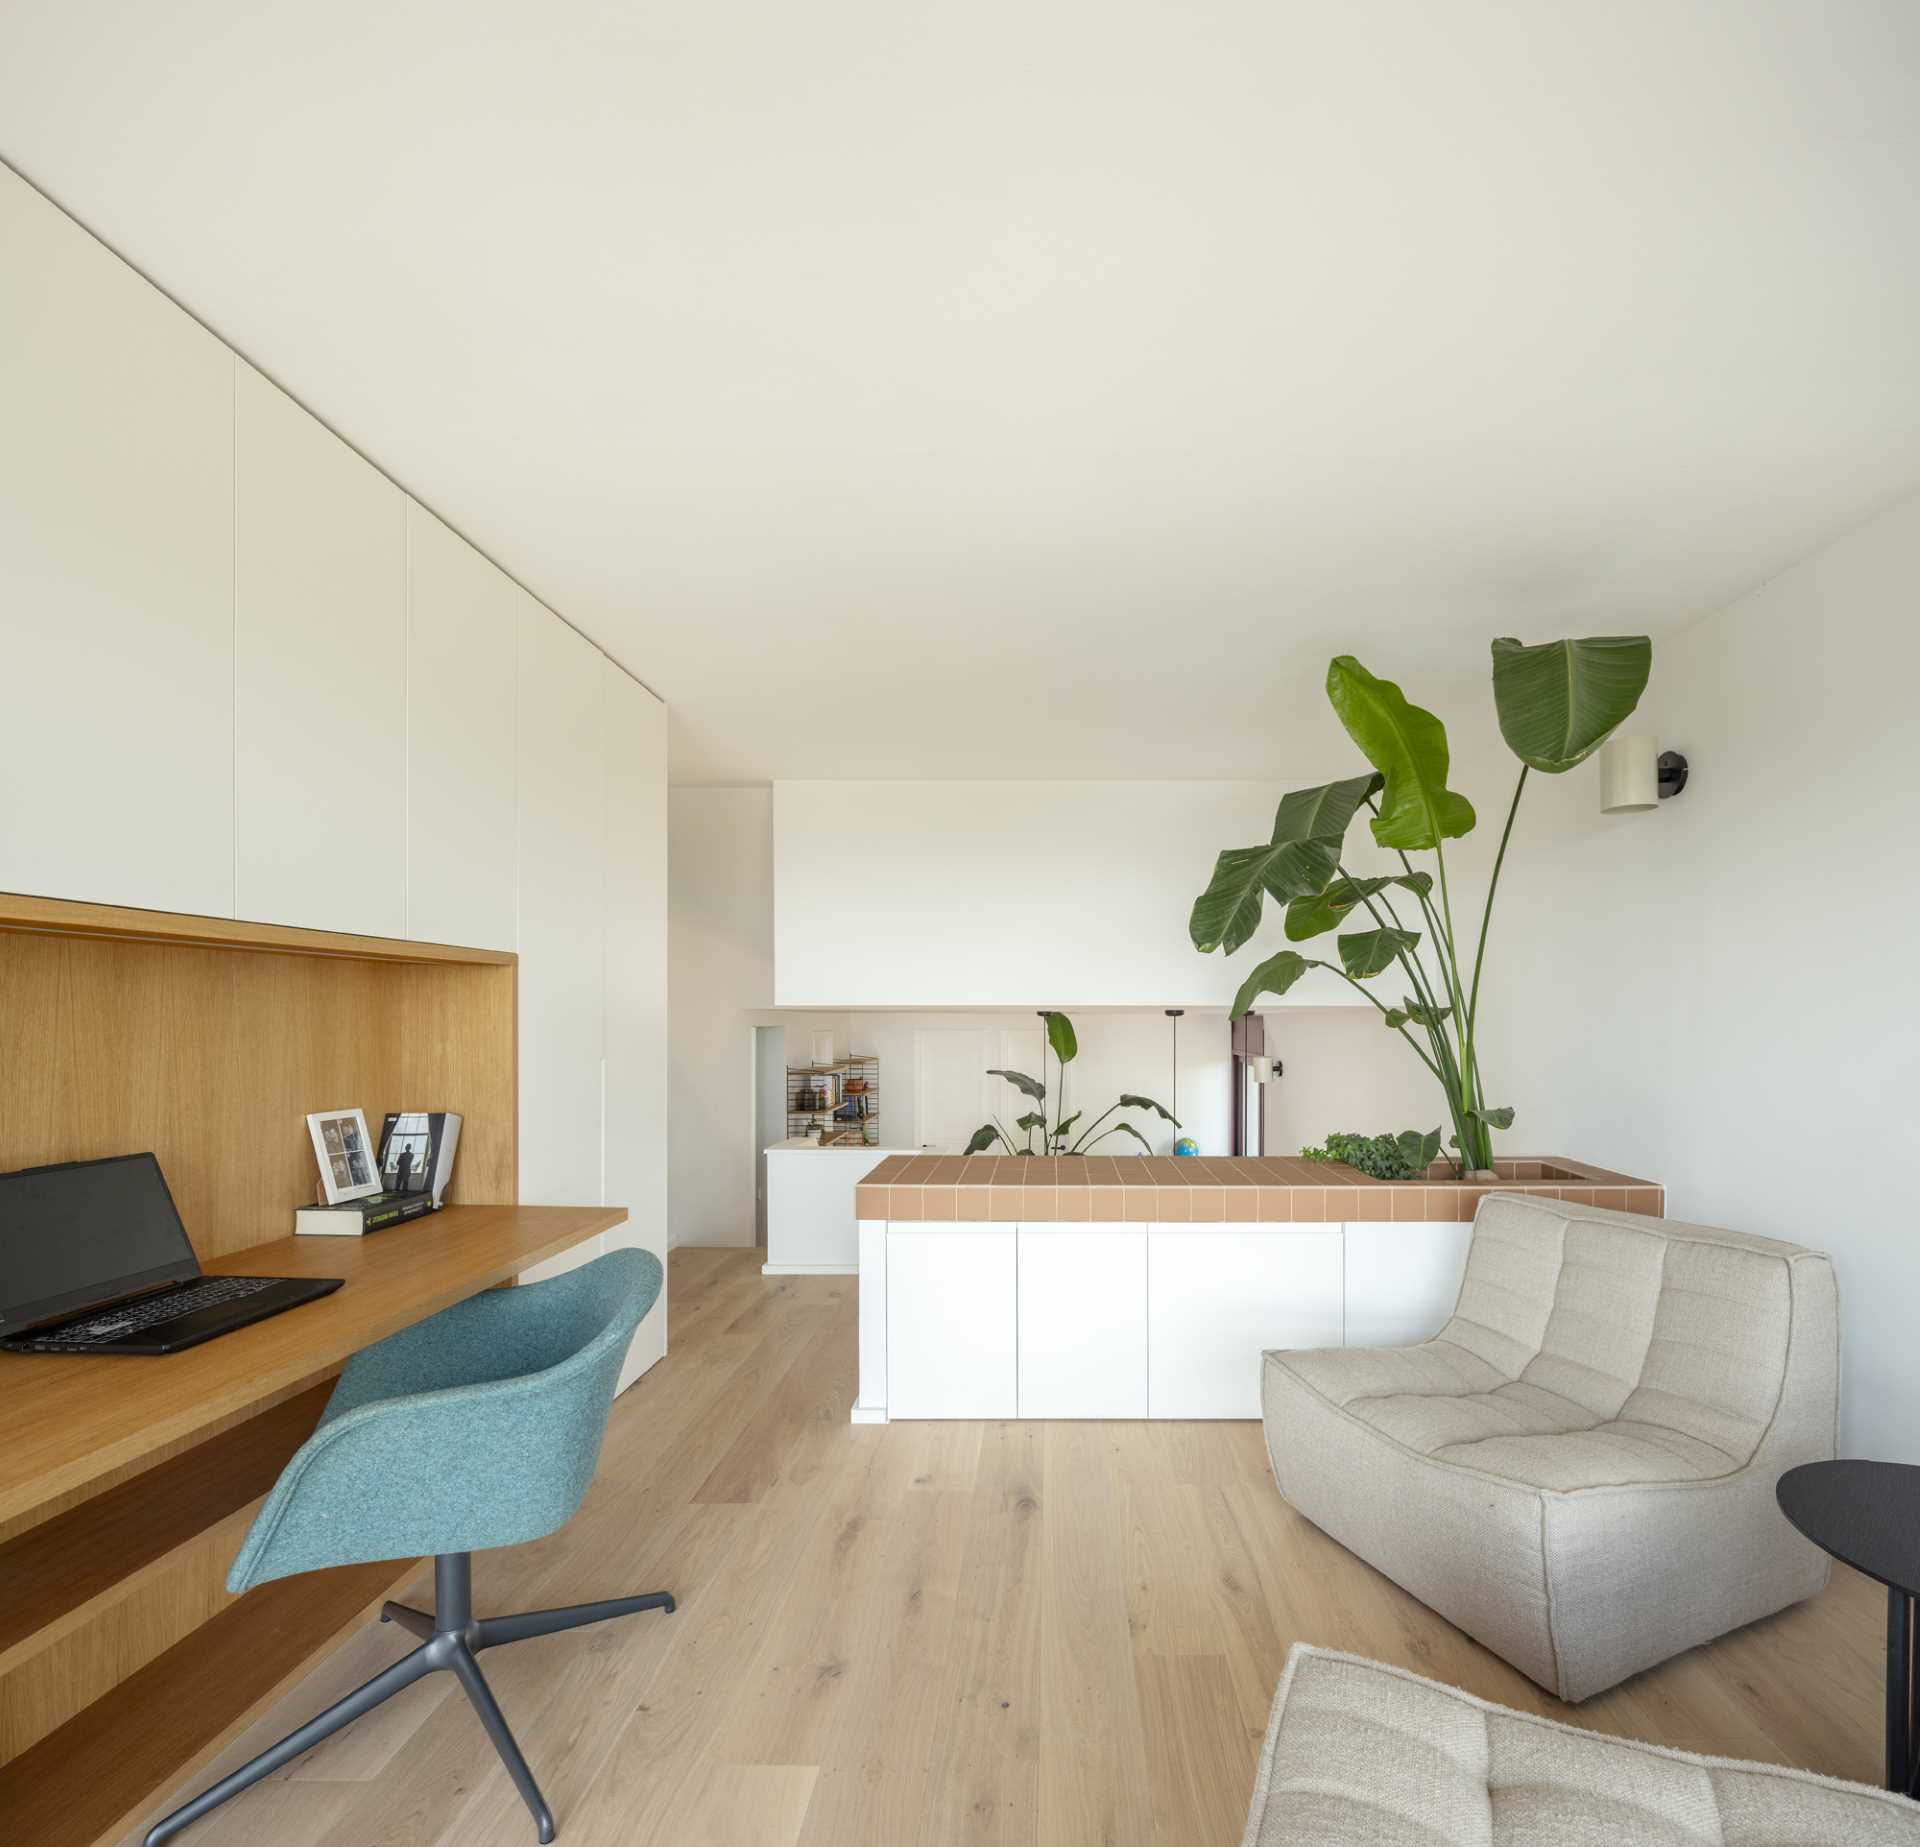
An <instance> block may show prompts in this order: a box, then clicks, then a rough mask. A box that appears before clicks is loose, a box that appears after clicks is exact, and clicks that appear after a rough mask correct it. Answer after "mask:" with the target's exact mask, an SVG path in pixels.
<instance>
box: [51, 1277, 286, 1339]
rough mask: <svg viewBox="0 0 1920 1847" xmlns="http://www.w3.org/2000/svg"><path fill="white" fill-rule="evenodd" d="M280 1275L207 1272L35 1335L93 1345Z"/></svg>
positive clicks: (250, 1291)
mask: <svg viewBox="0 0 1920 1847" xmlns="http://www.w3.org/2000/svg"><path fill="white" fill-rule="evenodd" d="M279 1280H280V1279H279V1278H278V1277H275V1276H210V1277H208V1278H207V1279H206V1281H205V1282H200V1283H189V1284H187V1285H186V1287H184V1288H182V1289H170V1290H168V1291H166V1292H165V1293H164V1294H162V1295H156V1296H149V1297H147V1298H145V1299H144V1300H142V1301H138V1302H129V1303H128V1304H127V1305H126V1307H125V1308H113V1309H109V1310H107V1311H106V1313H104V1314H100V1315H95V1316H94V1317H93V1318H92V1319H91V1320H89V1321H73V1322H69V1323H68V1324H67V1325H66V1326H65V1327H63V1328H54V1329H50V1330H49V1331H48V1332H47V1333H45V1334H41V1335H38V1336H36V1337H35V1339H36V1344H38V1345H40V1346H48V1347H52V1346H60V1347H93V1346H98V1345H100V1343H101V1342H103V1341H109V1340H118V1339H119V1338H120V1337H121V1336H122V1335H123V1334H133V1333H137V1332H139V1331H140V1330H141V1329H142V1328H151V1327H158V1326H159V1325H160V1324H161V1323H162V1322H165V1321H178V1320H179V1319H180V1317H181V1316H182V1315H191V1314H195V1313H197V1312H198V1311H199V1310H201V1309H203V1308H214V1307H217V1306H218V1305H219V1304H220V1303H222V1302H238V1301H241V1300H243V1299H244V1298H246V1297H247V1296H250V1295H258V1294H259V1293H260V1291H261V1290H263V1289H271V1288H272V1287H273V1286H274V1284H275V1283H276V1282H278V1281H279Z"/></svg>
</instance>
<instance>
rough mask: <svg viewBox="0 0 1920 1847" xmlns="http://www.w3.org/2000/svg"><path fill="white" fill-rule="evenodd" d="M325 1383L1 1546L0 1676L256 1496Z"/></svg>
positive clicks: (311, 1416)
mask: <svg viewBox="0 0 1920 1847" xmlns="http://www.w3.org/2000/svg"><path fill="white" fill-rule="evenodd" d="M332 1389H333V1388H332V1387H331V1386H330V1385H317V1386H315V1387H313V1389H312V1390H310V1391H305V1392H302V1393H300V1394H299V1395H298V1396H297V1397H294V1398H289V1399H287V1400H286V1401H285V1402H284V1403H281V1404H278V1405H276V1406H274V1407H273V1409H272V1410H270V1411H268V1412H266V1413H264V1414H263V1415H262V1416H260V1417H256V1418H251V1419H249V1420H248V1421H247V1422H246V1423H243V1424H238V1425H236V1426H235V1427H234V1428H233V1429H231V1430H228V1431H224V1432H222V1433H221V1434H220V1435H219V1436H217V1437H213V1438H210V1439H209V1440H208V1441H207V1442H205V1443H201V1444H198V1445H196V1446H195V1447H194V1448H193V1449H191V1450H189V1451H188V1452H187V1453H186V1454H185V1455H183V1456H181V1457H179V1458H178V1459H177V1460H175V1461H174V1462H173V1463H172V1465H171V1466H167V1467H162V1468H157V1469H153V1470H150V1471H147V1472H145V1473H143V1474H140V1475H137V1476H135V1477H134V1478H133V1479H132V1480H131V1481H127V1482H123V1483H122V1484H121V1485H120V1486H119V1487H117V1488H109V1489H107V1490H106V1491H105V1492H104V1493H101V1494H97V1495H95V1496H94V1497H93V1498H92V1499H91V1500H87V1501H82V1502H81V1503H80V1505H79V1506H77V1507H74V1508H70V1509H69V1510H68V1511H67V1512H65V1513H63V1514H59V1515H56V1516H55V1517H54V1518H53V1519H51V1520H48V1521H45V1522H44V1523H43V1524H41V1525H39V1526H35V1527H31V1528H29V1529H28V1530H27V1531H26V1532H24V1533H22V1534H21V1535H20V1536H19V1537H18V1538H16V1539H12V1540H9V1541H8V1542H7V1543H6V1544H4V1545H0V1584H4V1585H5V1586H6V1587H7V1595H6V1597H5V1598H4V1599H0V1678H4V1677H5V1676H6V1675H7V1674H10V1673H11V1672H12V1671H13V1670H14V1669H15V1668H17V1667H19V1666H21V1665H22V1664H23V1663H25V1662H27V1661H29V1660H31V1659H32V1658H33V1657H34V1656H35V1655H37V1654H40V1653H42V1652H44V1651H45V1650H46V1649H48V1648H50V1647H52V1646H53V1644H54V1643H56V1642H58V1641H60V1640H61V1639H62V1638H63V1637H65V1636H67V1635H70V1634H72V1633H73V1632H74V1631H75V1630H76V1629H79V1628H81V1627H83V1626H84V1625H86V1624H87V1623H89V1622H91V1621H92V1620H93V1619H94V1618H95V1617H96V1616H98V1615H99V1614H100V1613H101V1612H102V1611H103V1610H105V1609H107V1608H108V1607H110V1606H111V1605H112V1604H114V1603H116V1602H118V1601H120V1600H121V1599H122V1598H125V1597H129V1596H132V1595H133V1594H135V1592H137V1591H138V1590H139V1589H140V1588H141V1586H142V1585H143V1584H144V1583H145V1582H146V1581H147V1580H148V1578H149V1577H151V1576H152V1575H153V1574H154V1572H155V1570H156V1568H158V1567H161V1566H164V1565H165V1564H166V1563H167V1562H168V1561H169V1560H170V1559H172V1558H174V1557H175V1556H176V1555H178V1554H179V1553H180V1552H181V1550H182V1548H184V1547H187V1546H189V1545H191V1544H193V1543H194V1542H195V1541H197V1540H199V1539H200V1538H201V1536H202V1535H203V1534H204V1533H205V1532H206V1531H207V1529H208V1528H209V1527H210V1526H213V1525H215V1524H217V1523H218V1522H219V1521H221V1520H223V1519H226V1518H227V1517H228V1516H230V1515H232V1514H235V1513H238V1512H240V1511H241V1510H242V1509H243V1508H246V1507H248V1506H250V1505H251V1504H253V1503H255V1502H257V1501H259V1500H260V1499H261V1497H262V1496H264V1495H265V1494H266V1493H267V1491H268V1490H269V1489H270V1488H271V1487H272V1486H273V1484H274V1482H275V1480H276V1479H277V1478H278V1477H279V1474H280V1471H281V1469H282V1468H283V1467H285V1465H286V1462H287V1458H288V1457H289V1456H291V1455H292V1454H293V1452H294V1451H295V1450H296V1449H298V1448H299V1447H300V1445H301V1444H302V1443H304V1442H305V1441H306V1440H307V1438H308V1437H309V1436H310V1435H311V1434H312V1432H313V1427H314V1425H315V1424H316V1423H318V1422H319V1421H320V1413H321V1411H322V1410H323V1409H324V1408H325V1407H326V1402H327V1397H328V1395H329V1393H330V1392H331V1391H332Z"/></svg>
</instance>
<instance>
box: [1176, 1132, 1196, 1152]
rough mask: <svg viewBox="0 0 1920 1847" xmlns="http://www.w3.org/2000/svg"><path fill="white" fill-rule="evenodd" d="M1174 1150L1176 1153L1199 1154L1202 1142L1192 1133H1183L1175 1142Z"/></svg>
mask: <svg viewBox="0 0 1920 1847" xmlns="http://www.w3.org/2000/svg"><path fill="white" fill-rule="evenodd" d="M1173 1151H1174V1153H1175V1154H1198V1153H1199V1152H1200V1144H1199V1143H1198V1142H1197V1141H1195V1140H1194V1139H1193V1137H1192V1136H1191V1135H1183V1136H1181V1138H1180V1139H1179V1140H1178V1141H1177V1142H1175V1143H1174V1144H1173Z"/></svg>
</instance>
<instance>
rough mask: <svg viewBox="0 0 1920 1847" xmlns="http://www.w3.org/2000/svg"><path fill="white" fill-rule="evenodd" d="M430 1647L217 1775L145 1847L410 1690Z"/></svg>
mask: <svg viewBox="0 0 1920 1847" xmlns="http://www.w3.org/2000/svg"><path fill="white" fill-rule="evenodd" d="M432 1646H433V1645H432V1644H431V1643H429V1644H428V1645H427V1646H426V1647H425V1648H416V1649H415V1650H414V1651H413V1653H412V1654H410V1655H407V1656H406V1657H405V1658H404V1659H402V1660H399V1661H396V1662H395V1663H394V1664H393V1666H391V1667H390V1668H387V1669H385V1670H384V1671H383V1672H381V1673H378V1674H376V1675H374V1677H373V1678H372V1679H371V1680H369V1681H368V1682H367V1683H366V1685H365V1686H362V1687H356V1688H355V1689H354V1690H353V1692H351V1693H349V1694H348V1695H347V1697H346V1698H345V1699H343V1700H338V1701H336V1702H335V1703H334V1704H333V1705H331V1706H329V1707H328V1708H327V1709H326V1711H325V1712H323V1713H320V1714H319V1715H318V1716H317V1717H315V1718H311V1719H309V1720H308V1721H307V1722H306V1724H304V1725H303V1726H301V1727H300V1729H299V1730H298V1731H292V1732H289V1733H288V1734H287V1735H286V1736H285V1737H284V1738H282V1739H281V1740H280V1742H279V1743H278V1744H275V1745H269V1746H268V1747H267V1749H266V1750H264V1751H262V1752H261V1753H260V1755H259V1756H258V1757H256V1758H254V1759H253V1760H252V1761H251V1762H249V1763H245V1764H242V1765H241V1766H240V1768H239V1769H238V1770H236V1771H234V1772H233V1774H232V1775H231V1776H224V1777H222V1778H221V1779H220V1781H219V1782H217V1783H215V1784H214V1785H213V1787H212V1788H211V1789H206V1790H203V1791H201V1793H200V1794H199V1795H197V1796H195V1797H194V1799H193V1800H192V1801H191V1802H188V1803H185V1804H183V1805H182V1806H181V1807H179V1808H177V1809H175V1810H174V1811H173V1813H172V1814H171V1815H169V1816H167V1817H166V1819H165V1820H163V1821H158V1822H155V1823H154V1825H153V1826H152V1827H151V1828H149V1829H148V1830H147V1840H146V1847H160V1843H161V1842H163V1841H170V1840H172V1839H173V1837H174V1836H175V1835H176V1834H178V1833H179V1832H180V1830H181V1829H182V1828H184V1827H186V1826H188V1825H189V1824H190V1823H192V1822H196V1821H198V1820H199V1819H200V1817H201V1816H202V1815H205V1814H208V1813H209V1812H210V1811H212V1810H214V1809H217V1808H218V1807H219V1806H220V1805H221V1803H223V1802H226V1801H228V1800H230V1799H231V1798H232V1797H234V1796H237V1795H238V1794H239V1793H240V1792H241V1791H242V1790H243V1789H251V1788H252V1787H253V1785H254V1784H255V1783H257V1782H259V1781H260V1780H261V1778H262V1777H269V1776H271V1775H272V1774H273V1773H274V1772H275V1771H276V1770H278V1769H279V1768H280V1767H281V1766H282V1765H283V1764H290V1763H292V1762H293V1760H294V1759H295V1758H296V1757H299V1756H300V1755H302V1754H303V1753H304V1752H307V1751H310V1750H312V1749H313V1747H314V1746H315V1745H316V1744H318V1743H319V1742H320V1741H321V1740H322V1739H323V1738H331V1737H332V1736H333V1734H334V1733H335V1732H337V1731H339V1730H340V1729H341V1728H342V1727H343V1726H347V1725H351V1724H352V1723H353V1721H354V1720H355V1719H357V1718H359V1717H360V1716H361V1714H362V1713H368V1712H371V1711H372V1710H373V1709H374V1707H376V1706H379V1705H382V1704H384V1703H385V1702H386V1701H387V1700H390V1699H392V1698H393V1696H394V1695H395V1694H396V1693H398V1692H400V1691H401V1690H402V1689H404V1688H406V1687H410V1686H412V1685H413V1683H414V1682H415V1681H416V1680H419V1679H421V1678H422V1677H423V1676H425V1675H427V1674H430V1673H432V1672H433V1670H434V1669H435V1667H437V1666H438V1665H439V1663H438V1662H436V1661H432V1660H430V1659H428V1656H429V1654H430V1653H431V1650H432Z"/></svg>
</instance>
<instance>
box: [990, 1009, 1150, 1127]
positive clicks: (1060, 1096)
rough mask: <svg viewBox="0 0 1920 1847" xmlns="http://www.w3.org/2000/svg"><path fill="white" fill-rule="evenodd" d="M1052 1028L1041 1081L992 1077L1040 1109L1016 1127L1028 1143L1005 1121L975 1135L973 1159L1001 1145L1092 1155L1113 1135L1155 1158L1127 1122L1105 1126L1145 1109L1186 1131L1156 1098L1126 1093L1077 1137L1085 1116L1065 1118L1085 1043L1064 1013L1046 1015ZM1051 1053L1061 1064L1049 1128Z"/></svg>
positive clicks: (1019, 1075) (1020, 1075) (1019, 1074)
mask: <svg viewBox="0 0 1920 1847" xmlns="http://www.w3.org/2000/svg"><path fill="white" fill-rule="evenodd" d="M1040 1017H1041V1018H1042V1019H1043V1020H1044V1021H1045V1022H1046V1026H1047V1043H1046V1047H1045V1048H1044V1049H1043V1050H1042V1051H1041V1054H1040V1076H1039V1077H1029V1076H1028V1075H1027V1074H1026V1073H1025V1072H1024V1071H1000V1070H994V1071H989V1072H988V1073H987V1075H988V1076H989V1077H1003V1078H1005V1079H1006V1080H1007V1082H1008V1083H1009V1084H1011V1085H1012V1086H1013V1087H1014V1089H1016V1090H1017V1091H1019V1092H1020V1094H1021V1095H1022V1096H1023V1097H1026V1098H1028V1099H1030V1100H1031V1101H1032V1102H1033V1103H1035V1104H1037V1105H1038V1106H1039V1107H1038V1108H1037V1109H1031V1110H1028V1111H1027V1113H1026V1114H1025V1115H1024V1116H1016V1117H1015V1118H1014V1123H1013V1126H1014V1127H1015V1128H1016V1129H1018V1130H1019V1131H1020V1132H1021V1134H1022V1135H1023V1136H1024V1137H1025V1140H1024V1141H1023V1142H1022V1143H1021V1145H1020V1146H1019V1147H1017V1148H1016V1147H1015V1146H1014V1143H1013V1137H1012V1136H1011V1135H1010V1134H1008V1132H1007V1130H1006V1129H1005V1128H1004V1127H1003V1126H1002V1124H1001V1122H1000V1119H999V1117H997V1116H996V1117H995V1118H994V1119H993V1120H992V1121H991V1122H983V1123H982V1124H981V1125H980V1126H979V1128H977V1129H975V1130H974V1132H973V1139H972V1140H971V1141H970V1142H968V1143H967V1153H969V1154H984V1153H985V1152H986V1151H987V1150H988V1149H989V1148H991V1147H993V1146H994V1144H995V1143H996V1142H997V1143H998V1144H999V1145H1000V1146H1001V1147H1002V1148H1004V1149H1005V1150H1006V1151H1007V1153H1008V1154H1065V1155H1072V1154H1087V1153H1090V1152H1091V1151H1092V1149H1093V1148H1094V1146H1095V1145H1096V1144H1097V1143H1100V1142H1103V1141H1105V1140H1106V1139H1107V1137H1108V1136H1109V1135H1131V1136H1132V1137H1133V1139H1134V1140H1135V1141H1137V1142H1138V1143H1139V1144H1140V1146H1141V1147H1142V1148H1144V1149H1146V1151H1147V1152H1148V1153H1149V1154H1151V1153H1152V1152H1153V1145H1152V1143H1150V1142H1149V1141H1148V1140H1147V1138H1146V1137H1145V1136H1144V1135H1142V1134H1141V1133H1140V1131H1139V1130H1138V1129H1136V1128H1135V1127H1134V1126H1133V1124H1132V1123H1130V1122H1128V1121H1127V1120H1126V1119H1125V1118H1124V1117H1123V1118H1122V1119H1121V1120H1120V1121H1119V1122H1116V1123H1113V1124H1112V1125H1111V1126H1109V1127H1107V1128H1104V1129H1103V1128H1102V1127H1101V1126H1100V1125H1101V1124H1102V1123H1103V1122H1105V1121H1106V1120H1107V1118H1108V1117H1109V1116H1111V1115H1112V1114H1113V1113H1114V1110H1123V1109H1141V1110H1151V1111H1153V1113H1154V1114H1155V1115H1156V1116H1159V1117H1161V1118H1163V1119H1164V1120H1165V1121H1167V1122H1171V1123H1172V1124H1173V1126H1174V1127H1175V1128H1176V1129H1177V1128H1178V1127H1179V1126H1180V1123H1179V1120H1178V1118H1177V1117H1174V1116H1172V1115H1170V1114H1169V1113H1168V1112H1167V1111H1166V1110H1164V1109H1162V1108H1161V1107H1160V1105H1159V1104H1157V1103H1156V1102H1154V1100H1153V1099H1152V1098H1151V1097H1136V1096H1133V1095H1132V1094H1130V1093H1123V1094H1122V1096H1121V1098H1120V1101H1119V1102H1118V1103H1116V1104H1114V1105H1113V1108H1112V1109H1108V1110H1105V1111H1103V1112H1102V1113H1101V1114H1100V1115H1098V1116H1096V1117H1094V1119H1093V1120H1092V1121H1091V1122H1090V1123H1088V1124H1087V1126H1086V1127H1085V1128H1084V1129H1081V1130H1080V1132H1079V1133H1078V1135H1076V1134H1075V1133H1074V1129H1075V1125H1077V1124H1078V1122H1079V1121H1080V1118H1081V1117H1082V1116H1084V1115H1085V1114H1086V1111H1084V1110H1075V1111H1074V1112H1073V1114H1072V1115H1071V1116H1068V1115H1065V1114H1063V1112H1064V1111H1065V1109H1066V1107H1067V1103H1066V1089H1067V1084H1066V1077H1067V1066H1068V1065H1070V1064H1072V1063H1073V1061H1074V1060H1075V1059H1076V1058H1078V1057H1079V1056H1080V1040H1079V1037H1078V1035H1076V1034H1075V1032H1074V1030H1073V1022H1072V1021H1071V1020H1070V1019H1068V1018H1067V1016H1066V1015H1065V1014H1064V1013H1056V1012H1045V1013H1042V1014H1041V1016H1040ZM1048 1051H1051V1052H1052V1053H1053V1056H1054V1061H1055V1063H1056V1064H1057V1065H1058V1066H1059V1083H1058V1084H1057V1086H1056V1088H1055V1102H1054V1109H1053V1122H1052V1124H1051V1126H1049V1124H1048V1122H1047V1086H1046V1082H1045V1079H1046V1075H1047V1052H1048ZM1036 1132H1037V1133H1038V1135H1039V1137H1040V1144H1039V1146H1038V1147H1037V1148H1036V1147H1035V1146H1034V1136H1035V1134H1036Z"/></svg>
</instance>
